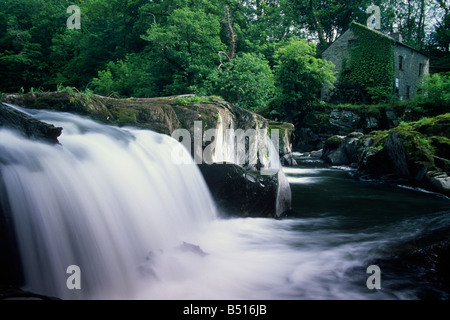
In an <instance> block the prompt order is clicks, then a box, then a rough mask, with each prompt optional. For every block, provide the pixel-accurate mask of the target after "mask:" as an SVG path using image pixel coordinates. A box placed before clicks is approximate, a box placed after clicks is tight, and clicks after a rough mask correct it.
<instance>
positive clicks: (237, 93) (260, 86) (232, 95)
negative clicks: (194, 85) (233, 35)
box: [205, 53, 275, 110]
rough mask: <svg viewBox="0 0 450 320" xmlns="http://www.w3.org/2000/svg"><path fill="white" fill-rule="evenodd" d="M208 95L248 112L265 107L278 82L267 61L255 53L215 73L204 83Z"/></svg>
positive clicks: (243, 56)
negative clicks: (218, 97)
mask: <svg viewBox="0 0 450 320" xmlns="http://www.w3.org/2000/svg"><path fill="white" fill-rule="evenodd" d="M205 88H206V91H207V93H208V94H215V95H220V96H221V97H223V98H224V99H225V100H227V101H229V102H231V103H234V104H236V105H237V106H240V107H242V108H245V109H250V110H252V109H256V108H261V107H265V106H266V105H267V101H268V100H269V99H270V98H272V96H273V94H274V92H275V82H274V77H273V73H272V70H271V69H270V66H269V63H268V61H267V60H266V59H265V58H264V57H263V56H262V55H258V54H254V53H242V54H240V55H238V56H236V57H235V58H234V59H233V60H232V61H230V62H227V63H226V64H225V65H224V66H223V67H221V68H220V69H216V70H214V71H213V72H212V73H211V75H210V76H209V77H208V80H207V81H206V83H205Z"/></svg>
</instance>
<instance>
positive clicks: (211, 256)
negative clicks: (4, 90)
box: [0, 109, 450, 300]
mask: <svg viewBox="0 0 450 320" xmlns="http://www.w3.org/2000/svg"><path fill="white" fill-rule="evenodd" d="M21 110H22V111H27V110H25V109H21ZM27 112H29V114H31V115H33V116H34V117H36V118H38V119H40V120H43V121H46V122H49V123H53V124H55V125H56V126H62V127H63V128H64V131H63V135H62V136H61V137H60V142H61V144H60V145H58V146H50V145H47V144H45V143H41V142H37V141H29V140H27V139H24V138H22V137H21V136H20V135H17V134H16V133H14V132H11V131H9V130H6V129H2V130H0V148H1V151H2V154H1V157H0V160H1V162H0V164H1V167H0V169H1V175H2V179H3V183H4V185H5V186H6V192H4V193H3V194H0V196H1V198H0V200H2V201H3V203H5V202H8V207H10V208H11V212H12V216H13V220H14V223H15V226H16V234H17V235H18V241H19V248H20V255H21V259H22V261H23V264H24V269H25V280H26V283H25V285H24V287H23V289H25V290H30V291H32V292H36V293H40V294H46V295H50V296H55V297H60V298H64V299H178V300H183V299H189V300H192V299H199V300H203V299H208V300H211V299H213V300H215V299H221V300H240V299H244V300H323V299H327V300H328V299H333V300H335V299H336V300H338V299H346V300H348V299H350V300H360V299H370V300H372V299H377V300H378V299H424V298H435V299H448V291H446V289H445V286H443V285H442V283H441V282H440V279H435V277H434V273H433V272H432V271H433V270H430V271H431V273H428V272H427V270H423V267H422V265H421V264H420V263H419V265H418V266H417V268H415V266H414V265H411V263H408V264H406V265H405V270H402V268H401V266H402V265H401V264H399V263H398V262H396V261H393V260H392V259H393V257H395V256H396V255H397V254H398V252H400V250H401V249H402V248H405V246H406V245H408V244H414V243H415V241H416V240H418V239H421V238H422V237H423V236H424V235H428V234H430V233H435V232H439V231H440V230H448V228H449V227H450V215H449V213H450V201H449V199H448V198H445V197H443V196H440V195H438V194H434V193H430V192H426V191H423V190H417V189H413V188H409V187H406V186H397V185H389V184H385V183H380V182H377V181H360V180H358V179H355V178H354V171H353V169H350V168H339V167H330V166H328V165H325V164H323V163H322V162H321V161H320V160H318V159H312V158H309V157H302V156H300V155H297V160H298V163H299V164H298V166H297V167H292V168H284V170H285V172H286V174H287V176H288V180H289V182H290V184H291V189H292V198H293V202H292V206H293V214H292V215H291V216H289V217H287V218H284V219H281V220H274V219H262V218H261V219H258V218H254V219H253V218H222V215H221V214H220V212H217V209H216V208H215V206H214V204H213V202H212V198H211V197H210V195H209V193H208V191H207V189H206V184H205V183H204V181H203V180H202V178H201V176H200V173H199V171H198V170H197V169H196V167H195V165H194V164H192V165H191V166H189V165H187V166H184V167H179V166H176V165H174V164H173V163H171V162H170V160H169V159H170V150H171V148H173V146H174V143H175V142H174V140H172V139H171V138H170V137H166V136H162V135H158V134H155V133H153V132H150V131H145V130H138V129H134V128H120V129H119V128H115V127H111V126H105V125H102V124H98V123H96V122H94V121H91V120H89V119H86V118H82V117H79V116H75V115H71V114H65V113H57V112H49V111H32V110H28V111H27ZM394 260H395V259H394ZM73 265H75V266H78V267H79V269H78V271H79V272H80V276H81V277H79V278H77V279H75V280H78V281H80V286H79V287H71V286H70V285H69V277H70V273H68V272H67V271H68V270H69V269H68V268H67V267H68V266H73ZM374 265H375V266H377V267H378V268H379V271H380V272H379V273H378V274H374V275H376V276H377V278H376V281H377V282H378V284H379V285H380V287H379V288H372V289H370V288H369V287H368V282H369V281H368V279H369V277H371V276H372V273H368V267H369V266H374ZM420 267H422V269H420ZM70 270H72V269H70ZM424 275H425V276H424ZM371 279H372V278H371Z"/></svg>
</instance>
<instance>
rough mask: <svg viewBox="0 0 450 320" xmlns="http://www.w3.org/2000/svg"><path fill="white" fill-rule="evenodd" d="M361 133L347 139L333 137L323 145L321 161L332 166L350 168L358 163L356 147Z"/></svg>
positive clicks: (353, 134)
mask: <svg viewBox="0 0 450 320" xmlns="http://www.w3.org/2000/svg"><path fill="white" fill-rule="evenodd" d="M362 136H363V134H362V133H359V132H355V133H352V134H350V135H349V136H347V137H344V136H333V137H331V138H329V139H328V140H327V142H326V143H325V148H324V150H323V153H322V156H321V159H322V160H324V161H325V162H326V163H329V164H331V165H334V166H350V165H352V164H355V163H358V162H359V159H358V154H357V147H358V143H359V139H360V138H361V137H362Z"/></svg>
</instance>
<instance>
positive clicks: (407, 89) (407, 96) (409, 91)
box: [406, 86, 411, 100]
mask: <svg viewBox="0 0 450 320" xmlns="http://www.w3.org/2000/svg"><path fill="white" fill-rule="evenodd" d="M410 93H411V87H410V86H406V99H407V100H409V98H410V97H409V95H410Z"/></svg>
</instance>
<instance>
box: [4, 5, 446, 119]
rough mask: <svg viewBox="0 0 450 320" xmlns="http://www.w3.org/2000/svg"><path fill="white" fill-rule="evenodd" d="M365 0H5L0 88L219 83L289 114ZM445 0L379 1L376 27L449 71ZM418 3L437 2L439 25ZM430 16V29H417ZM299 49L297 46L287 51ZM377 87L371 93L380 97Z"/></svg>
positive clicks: (143, 88) (137, 90)
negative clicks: (73, 23)
mask: <svg viewBox="0 0 450 320" xmlns="http://www.w3.org/2000/svg"><path fill="white" fill-rule="evenodd" d="M371 2H372V1H369V0H358V1H344V0H330V1H319V0H295V1H294V0H3V1H2V5H1V6H0V76H1V78H2V82H1V83H0V92H19V91H25V92H28V91H33V90H44V91H54V90H56V89H57V88H58V87H68V88H73V87H75V88H77V90H80V91H85V90H86V89H90V90H93V91H94V92H95V93H99V94H102V95H106V96H116V97H155V96H170V95H176V94H185V93H197V94H216V95H220V96H222V97H223V98H224V99H227V100H229V101H230V102H233V103H236V104H238V105H240V106H242V107H245V108H260V107H265V106H267V104H268V102H269V101H274V102H275V103H273V104H272V105H273V106H274V107H275V108H277V111H278V112H279V113H281V114H295V113H296V112H298V111H301V110H302V109H304V108H305V107H307V106H308V105H309V104H310V102H311V101H314V99H315V98H316V97H317V93H318V90H317V89H318V88H319V86H320V82H322V83H323V82H326V81H328V80H329V79H330V77H329V73H328V69H327V66H326V64H325V63H323V62H322V61H321V60H320V59H318V58H319V57H320V54H321V52H322V51H323V50H324V49H325V48H326V47H327V46H328V45H329V44H330V43H332V42H333V41H335V40H336V38H337V37H339V36H340V35H342V34H343V33H344V32H345V31H346V30H347V29H348V28H349V26H350V23H351V22H352V21H357V22H359V23H361V24H365V22H366V20H367V18H368V16H369V15H368V14H367V13H366V8H367V7H368V6H369V5H370V4H371ZM447 2H448V1H446V0H430V1H427V2H426V3H425V2H424V0H408V1H406V2H405V1H400V0H377V1H375V4H378V5H380V6H381V8H382V15H383V25H382V27H383V29H384V30H386V31H392V30H393V28H394V25H397V26H398V27H399V29H400V31H401V32H403V33H404V35H405V39H406V41H407V43H408V44H410V45H413V46H416V47H418V48H422V49H426V50H429V52H430V53H432V57H433V58H434V57H436V59H433V60H432V66H433V65H435V68H434V69H435V70H438V71H445V70H446V68H448V67H449V66H450V61H449V60H448V56H449V55H448V53H449V34H448V30H449V28H448V26H449V23H450V18H449V17H450V16H449V10H448V3H447ZM424 4H426V6H425V7H424ZM70 5H77V6H79V7H80V10H81V29H79V30H78V29H69V28H68V27H67V19H68V18H69V17H70V16H71V13H68V12H67V8H68V7H69V6H70ZM409 9H413V10H409ZM424 10H425V11H424ZM427 10H428V11H427ZM424 12H427V13H430V12H431V13H434V17H435V18H436V20H437V22H438V23H437V24H435V25H436V27H435V28H433V26H431V25H429V22H428V20H426V19H425V18H424V16H423V13H424ZM427 23H428V25H427ZM426 27H428V29H429V30H431V33H429V34H427V35H424V30H428V29H427V28H426ZM291 39H295V40H291ZM299 39H308V41H309V42H310V43H316V48H315V49H314V50H313V49H312V48H313V46H312V45H309V44H308V45H307V43H306V40H301V41H300V40H299ZM414 39H416V40H417V41H416V42H414V41H415V40H414ZM294 43H297V44H296V45H297V46H299V47H298V48H296V49H295V48H294V47H295V46H296V45H294ZM300 46H302V48H300ZM308 48H309V49H308ZM295 50H297V51H295ZM295 52H300V54H299V55H300V56H299V57H297V58H294V57H292V54H296V53H295ZM290 55H291V57H289V56H290ZM433 63H434V64H433ZM290 68H293V69H290ZM363 81H369V79H364V80H363ZM373 88H374V89H373V92H371V95H372V96H374V97H384V92H382V91H383V90H381V91H380V89H379V88H378V87H373ZM375 100H376V99H375Z"/></svg>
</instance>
